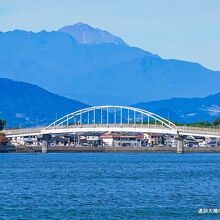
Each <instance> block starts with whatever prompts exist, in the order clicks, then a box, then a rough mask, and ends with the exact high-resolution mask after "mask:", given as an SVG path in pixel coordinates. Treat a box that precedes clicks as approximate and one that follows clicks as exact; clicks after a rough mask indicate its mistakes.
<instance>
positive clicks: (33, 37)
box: [0, 24, 220, 105]
mask: <svg viewBox="0 0 220 220" xmlns="http://www.w3.org/2000/svg"><path fill="white" fill-rule="evenodd" d="M87 26H88V25H85V24H76V25H73V26H72V27H69V28H65V27H64V29H68V30H69V32H68V31H65V32H63V31H61V30H62V29H61V30H60V31H52V32H47V31H41V32H38V33H33V32H27V31H21V30H15V31H9V32H5V33H3V32H0V77H4V78H10V79H13V80H19V81H24V82H28V83H33V84H36V85H39V86H41V87H43V88H44V89H46V90H48V91H50V92H53V93H56V94H59V95H62V96H66V97H69V98H72V99H76V100H80V101H82V102H85V103H88V104H91V105H95V104H100V105H103V104H123V105H130V104H132V103H137V102H148V101H154V100H162V99H169V98H173V97H186V98H192V97H205V96H208V95H210V94H214V93H217V92H219V91H220V86H219V85H220V72H219V71H212V70H209V69H207V68H205V67H203V66H201V65H200V64H198V63H192V62H186V61H180V60H174V59H162V58H161V57H159V56H158V55H155V54H152V53H150V52H147V51H144V50H142V49H140V48H136V47H130V46H129V45H127V44H126V43H123V42H122V43H117V41H118V38H117V37H115V36H113V35H111V34H110V35H111V36H113V38H112V39H114V40H113V41H111V42H110V40H109V38H108V37H104V38H105V39H106V41H99V37H95V35H93V33H94V30H96V29H94V28H92V27H90V26H88V27H87ZM80 27H81V29H80ZM87 29H89V31H88V30H87ZM90 29H92V30H90ZM71 30H74V31H75V32H74V33H78V35H79V36H81V37H82V36H84V35H86V36H87V35H88V36H90V38H89V39H90V40H91V39H93V43H92V40H91V41H84V42H83V41H81V40H80V39H79V38H78V39H77V36H75V35H74V34H72V33H71ZM97 31H98V32H100V31H101V32H102V30H97ZM86 42H87V43H86ZM95 42H96V43H95ZM98 42H99V43H98Z"/></svg>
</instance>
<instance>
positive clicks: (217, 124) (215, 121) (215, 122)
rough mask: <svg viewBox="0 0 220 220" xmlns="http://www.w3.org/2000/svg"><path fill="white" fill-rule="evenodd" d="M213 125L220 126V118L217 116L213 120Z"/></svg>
mask: <svg viewBox="0 0 220 220" xmlns="http://www.w3.org/2000/svg"><path fill="white" fill-rule="evenodd" d="M213 125H214V126H220V118H216V119H215V120H214V121H213Z"/></svg>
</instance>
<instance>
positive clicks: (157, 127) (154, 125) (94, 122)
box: [4, 105, 220, 138]
mask: <svg viewBox="0 0 220 220" xmlns="http://www.w3.org/2000/svg"><path fill="white" fill-rule="evenodd" d="M4 132H5V134H6V136H7V137H8V138H13V137H28V136H31V135H32V136H34V135H35V136H38V135H50V134H68V133H84V132H129V133H136V132H137V133H139V132H140V133H149V134H162V135H177V136H195V137H196V136H198V137H215V138H220V129H217V128H215V129H214V128H198V127H188V126H176V125H175V124H174V123H172V122H171V121H169V120H167V119H165V118H163V117H161V116H159V115H157V114H155V113H152V112H149V111H146V110H143V109H139V108H134V107H127V106H111V105H107V106H93V107H89V108H85V109H81V110H78V111H75V112H73V113H70V114H67V115H65V116H64V117H62V118H60V119H58V120H56V121H54V122H53V123H51V124H50V125H48V126H47V127H38V128H27V129H13V130H5V131H4Z"/></svg>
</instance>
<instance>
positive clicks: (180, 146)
mask: <svg viewBox="0 0 220 220" xmlns="http://www.w3.org/2000/svg"><path fill="white" fill-rule="evenodd" d="M176 152H177V153H178V154H182V153H184V138H183V137H182V136H180V135H179V136H177V148H176Z"/></svg>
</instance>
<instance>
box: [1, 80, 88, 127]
mask: <svg viewBox="0 0 220 220" xmlns="http://www.w3.org/2000/svg"><path fill="white" fill-rule="evenodd" d="M0 94H1V96H0V118H3V119H5V120H6V121H7V122H8V127H20V126H21V127H31V126H41V125H47V124H49V123H51V122H53V121H55V119H56V117H58V118H59V117H61V116H64V115H66V114H68V113H71V112H74V111H76V110H79V109H82V108H86V107H88V105H86V104H84V103H81V102H78V101H75V100H70V99H67V98H64V97H61V96H58V95H55V94H53V93H50V92H48V91H46V90H44V89H42V88H40V87H38V86H35V85H32V84H28V83H24V82H17V81H12V80H9V79H4V78H0Z"/></svg>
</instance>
